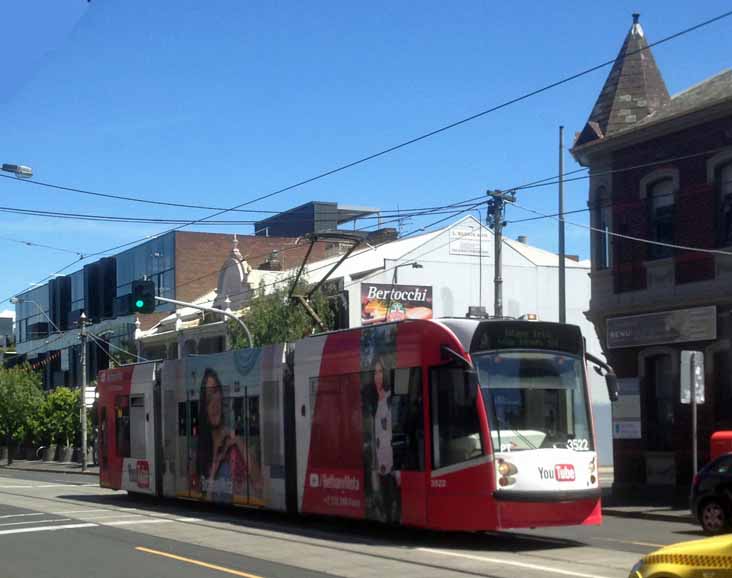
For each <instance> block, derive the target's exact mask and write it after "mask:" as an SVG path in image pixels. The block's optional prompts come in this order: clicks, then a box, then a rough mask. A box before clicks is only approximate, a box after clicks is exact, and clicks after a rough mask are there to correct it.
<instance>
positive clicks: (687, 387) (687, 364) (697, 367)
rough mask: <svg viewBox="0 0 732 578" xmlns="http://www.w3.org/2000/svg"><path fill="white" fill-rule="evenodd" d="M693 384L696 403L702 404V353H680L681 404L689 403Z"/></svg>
mask: <svg viewBox="0 0 732 578" xmlns="http://www.w3.org/2000/svg"><path fill="white" fill-rule="evenodd" d="M692 380H693V382H694V391H695V392H696V403H698V404H699V403H704V352H703V351H682V352H681V403H683V404H685V405H688V404H690V403H691V384H692Z"/></svg>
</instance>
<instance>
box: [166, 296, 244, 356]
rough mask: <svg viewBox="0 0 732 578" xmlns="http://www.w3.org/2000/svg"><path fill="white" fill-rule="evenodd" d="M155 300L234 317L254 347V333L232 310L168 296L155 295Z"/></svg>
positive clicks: (230, 317)
mask: <svg viewBox="0 0 732 578" xmlns="http://www.w3.org/2000/svg"><path fill="white" fill-rule="evenodd" d="M155 301H162V302H163V303H172V304H173V305H180V306H182V307H193V309H200V310H201V311H210V312H211V313H218V314H219V315H223V316H224V317H228V318H229V319H233V320H234V321H236V322H237V323H238V324H239V325H240V326H241V328H242V329H243V330H244V333H246V336H247V339H248V340H249V347H254V340H253V339H252V334H251V332H250V331H249V328H248V327H247V326H246V323H244V321H242V320H241V319H240V318H239V317H237V316H236V315H234V314H233V313H232V312H231V311H224V310H223V309H216V308H215V307H207V306H205V305H198V304H196V303H188V302H186V301H177V300H176V299H168V298H167V297H158V296H157V295H156V296H155Z"/></svg>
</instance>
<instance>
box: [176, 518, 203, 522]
mask: <svg viewBox="0 0 732 578" xmlns="http://www.w3.org/2000/svg"><path fill="white" fill-rule="evenodd" d="M175 521H176V522H200V521H201V518H176V519H175Z"/></svg>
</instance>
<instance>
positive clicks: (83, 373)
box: [79, 312, 87, 472]
mask: <svg viewBox="0 0 732 578" xmlns="http://www.w3.org/2000/svg"><path fill="white" fill-rule="evenodd" d="M86 322H87V319H86V315H85V314H84V313H83V312H82V313H81V317H79V325H80V326H81V330H80V331H79V338H80V340H81V416H80V417H81V471H82V472H85V471H86V340H87V335H86Z"/></svg>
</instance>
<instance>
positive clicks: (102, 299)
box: [14, 231, 328, 388]
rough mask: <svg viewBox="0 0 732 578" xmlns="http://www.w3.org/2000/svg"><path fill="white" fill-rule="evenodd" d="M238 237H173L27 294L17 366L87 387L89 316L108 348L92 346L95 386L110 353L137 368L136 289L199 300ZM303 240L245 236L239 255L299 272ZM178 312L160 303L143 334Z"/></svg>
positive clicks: (322, 249) (22, 298)
mask: <svg viewBox="0 0 732 578" xmlns="http://www.w3.org/2000/svg"><path fill="white" fill-rule="evenodd" d="M233 238H234V236H233V235H226V234H218V233H197V232H187V231H172V232H169V233H167V234H165V235H161V236H160V237H156V238H155V239H151V240H149V241H146V242H145V243H142V244H140V245H137V246H135V247H132V248H131V249H128V250H126V251H123V252H121V253H119V254H117V255H114V256H112V257H105V258H102V259H100V260H99V261H96V262H94V263H91V264H89V265H85V266H84V267H83V268H82V269H79V270H78V271H75V272H73V273H71V274H69V275H65V276H60V277H55V278H53V279H51V280H50V281H49V282H48V283H45V284H43V285H40V286H37V287H34V288H33V289H30V290H28V291H26V292H24V293H21V294H19V295H18V296H17V297H18V299H19V302H18V303H17V304H16V320H17V321H16V325H15V338H16V346H17V347H16V348H17V353H18V356H17V358H16V359H15V360H14V362H16V363H17V362H22V361H29V362H30V363H31V364H33V365H34V366H36V367H39V368H42V369H43V370H44V386H45V387H49V388H50V387H57V386H61V385H66V386H76V385H79V383H80V381H81V379H80V366H79V358H80V356H79V348H80V345H79V335H78V326H79V317H80V315H81V313H82V311H83V312H84V314H85V315H86V317H87V319H88V320H89V321H90V322H91V325H90V327H89V329H90V331H91V332H92V333H94V334H95V335H97V336H99V337H101V338H102V339H101V344H100V342H97V341H94V340H91V341H90V343H89V351H88V360H89V376H90V380H93V379H94V376H95V375H96V373H97V371H98V370H100V369H105V368H106V367H108V365H109V355H108V354H111V355H112V356H114V357H115V358H118V359H122V360H123V361H126V362H129V361H131V360H132V357H130V355H125V354H124V353H123V351H128V352H134V351H135V349H136V346H135V341H134V334H135V329H136V326H135V316H134V315H131V314H129V311H130V304H129V300H130V291H131V282H132V281H134V280H136V279H142V278H144V277H147V278H151V279H153V280H154V281H155V286H156V291H157V294H158V295H159V296H161V297H168V298H171V299H177V300H180V301H193V300H194V299H197V298H199V297H200V296H201V295H204V294H206V293H208V292H210V291H212V290H213V289H215V288H216V287H217V284H218V281H219V276H220V273H221V264H222V262H224V261H225V260H226V259H227V257H228V256H229V254H230V253H231V248H232V239H233ZM297 241H298V240H297V239H294V238H289V237H260V236H254V235H245V236H239V237H238V245H239V249H240V251H241V253H242V254H243V255H244V257H245V258H246V259H247V260H248V262H249V263H251V264H252V265H253V266H255V267H257V268H264V269H267V268H275V267H277V268H282V267H283V266H284V267H293V266H295V265H296V264H297V263H299V262H301V261H302V259H303V257H304V255H305V253H306V252H307V250H308V244H307V243H301V244H298V243H297ZM327 250H328V247H327V246H326V245H324V244H320V243H319V244H316V245H315V248H314V249H313V254H312V258H322V257H323V256H325V254H326V251H327ZM173 310H174V306H172V305H169V304H159V305H158V306H157V308H156V312H155V313H152V314H150V315H141V316H140V322H141V329H143V330H144V329H147V328H149V327H152V326H153V325H155V324H156V323H157V322H158V321H159V320H160V319H162V318H164V317H166V316H167V315H169V314H170V312H171V311H173ZM215 346H216V344H213V345H212V347H215ZM221 346H222V344H219V347H221ZM115 348H116V349H115Z"/></svg>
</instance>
